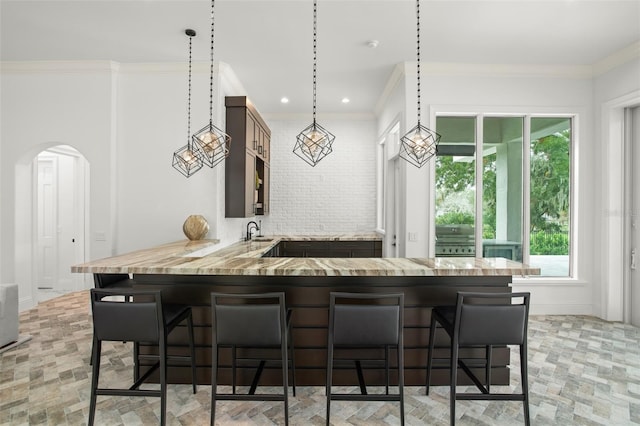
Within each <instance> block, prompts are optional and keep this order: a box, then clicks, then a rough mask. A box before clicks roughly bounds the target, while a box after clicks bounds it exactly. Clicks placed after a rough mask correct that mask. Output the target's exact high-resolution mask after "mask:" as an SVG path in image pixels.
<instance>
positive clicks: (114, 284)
mask: <svg viewBox="0 0 640 426" xmlns="http://www.w3.org/2000/svg"><path fill="white" fill-rule="evenodd" d="M133 283H134V280H133V279H131V278H130V277H129V274H93V284H94V286H95V288H105V289H113V290H131V289H132V288H133ZM124 301H125V302H129V301H130V298H128V297H127V298H125V299H124ZM123 343H126V342H123ZM93 352H94V348H93V347H92V348H91V357H90V358H89V365H93ZM135 374H136V375H135V376H134V380H137V373H135Z"/></svg>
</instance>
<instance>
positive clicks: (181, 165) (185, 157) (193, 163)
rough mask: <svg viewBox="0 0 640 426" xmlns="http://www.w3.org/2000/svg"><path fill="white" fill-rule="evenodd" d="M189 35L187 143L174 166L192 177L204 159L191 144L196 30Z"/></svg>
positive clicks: (178, 151)
mask: <svg viewBox="0 0 640 426" xmlns="http://www.w3.org/2000/svg"><path fill="white" fill-rule="evenodd" d="M184 33H185V34H186V35H188V36H189V96H188V101H187V144H186V145H185V146H183V147H182V148H180V149H178V150H177V151H175V152H174V153H173V168H175V169H176V170H178V171H179V172H180V173H182V174H183V175H184V176H186V177H190V176H191V175H193V174H194V173H195V172H197V171H198V170H200V169H201V168H202V164H203V163H202V159H201V158H200V156H199V155H198V153H197V152H195V151H194V149H193V146H192V145H191V41H192V38H193V37H195V35H196V32H195V31H194V30H191V29H188V30H185V32H184Z"/></svg>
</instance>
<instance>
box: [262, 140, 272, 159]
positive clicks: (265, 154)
mask: <svg viewBox="0 0 640 426" xmlns="http://www.w3.org/2000/svg"><path fill="white" fill-rule="evenodd" d="M262 145H263V148H262V149H263V152H262V156H263V157H264V161H269V151H270V150H271V139H270V136H269V135H268V134H267V133H265V134H264V140H263V141H262Z"/></svg>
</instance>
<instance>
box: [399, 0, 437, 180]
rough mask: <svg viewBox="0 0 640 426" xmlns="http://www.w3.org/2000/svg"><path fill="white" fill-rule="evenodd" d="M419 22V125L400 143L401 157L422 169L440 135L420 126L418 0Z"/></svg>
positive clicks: (418, 49) (417, 4)
mask: <svg viewBox="0 0 640 426" xmlns="http://www.w3.org/2000/svg"><path fill="white" fill-rule="evenodd" d="M416 15H417V21H418V37H417V45H418V48H417V52H418V61H417V64H418V65H417V72H418V125H417V126H415V127H414V128H413V129H411V130H409V132H408V133H407V134H406V135H404V136H403V137H402V138H401V139H400V141H401V144H400V154H399V155H400V157H402V158H404V159H405V160H406V161H408V162H409V163H411V164H413V165H414V166H416V167H418V168H420V167H422V166H423V165H424V164H426V163H427V161H429V160H430V159H431V157H433V156H434V155H436V153H437V151H438V142H440V135H439V134H438V133H436V132H434V131H433V130H431V129H428V128H426V127H425V126H423V125H421V124H420V0H416Z"/></svg>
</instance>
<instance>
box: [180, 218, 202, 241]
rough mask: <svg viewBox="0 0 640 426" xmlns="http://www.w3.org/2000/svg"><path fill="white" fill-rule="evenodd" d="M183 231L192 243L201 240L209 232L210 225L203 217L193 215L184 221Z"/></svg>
mask: <svg viewBox="0 0 640 426" xmlns="http://www.w3.org/2000/svg"><path fill="white" fill-rule="evenodd" d="M182 231H183V232H184V235H186V236H187V238H188V239H190V240H191V241H195V240H201V239H203V238H204V237H205V236H206V235H207V233H208V232H209V223H208V222H207V219H205V218H204V217H203V216H201V215H199V214H193V215H191V216H189V217H188V218H187V220H185V221H184V224H183V225H182Z"/></svg>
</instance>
